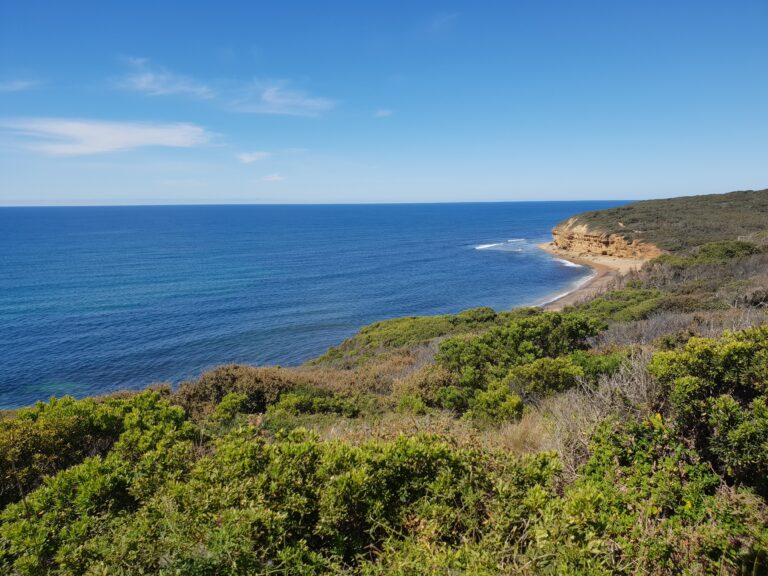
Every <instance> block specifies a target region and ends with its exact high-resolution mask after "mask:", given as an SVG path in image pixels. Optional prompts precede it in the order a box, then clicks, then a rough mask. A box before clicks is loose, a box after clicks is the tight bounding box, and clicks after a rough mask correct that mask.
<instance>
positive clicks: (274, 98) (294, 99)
mask: <svg viewBox="0 0 768 576" xmlns="http://www.w3.org/2000/svg"><path fill="white" fill-rule="evenodd" d="M335 105H336V103H335V102H334V101H333V100H329V99H328V98H319V97H316V96H310V95H308V94H307V93H306V92H303V91H301V90H294V89H291V88H287V87H286V86H285V83H284V82H271V83H265V82H254V83H253V84H252V85H251V86H249V87H247V88H246V89H245V90H243V94H242V95H241V96H240V97H238V98H236V99H234V100H233V101H232V104H231V107H232V109H233V110H235V111H237V112H245V113H250V114H284V115H288V116H320V115H321V114H322V113H323V112H327V111H328V110H331V109H332V108H333V107H334V106H335Z"/></svg>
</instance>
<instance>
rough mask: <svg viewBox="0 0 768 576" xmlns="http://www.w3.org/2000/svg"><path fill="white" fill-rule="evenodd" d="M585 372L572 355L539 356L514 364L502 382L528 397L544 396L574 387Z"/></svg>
mask: <svg viewBox="0 0 768 576" xmlns="http://www.w3.org/2000/svg"><path fill="white" fill-rule="evenodd" d="M584 374H585V373H584V369H583V368H582V367H581V366H579V365H578V364H576V363H575V362H574V361H573V360H572V359H571V358H570V357H566V356H561V357H559V358H539V359H538V360H534V361H533V362H530V363H528V364H522V365H520V366H513V367H512V368H511V369H510V370H509V372H508V373H507V375H506V376H505V377H504V379H503V380H502V383H503V384H504V386H506V387H508V388H511V389H512V390H515V391H517V392H519V393H521V394H523V395H524V396H525V397H526V398H528V397H533V398H543V397H544V396H549V395H551V394H555V393H557V392H564V391H565V390H568V389H569V388H573V387H574V386H575V385H576V384H577V382H578V380H579V378H583V377H584Z"/></svg>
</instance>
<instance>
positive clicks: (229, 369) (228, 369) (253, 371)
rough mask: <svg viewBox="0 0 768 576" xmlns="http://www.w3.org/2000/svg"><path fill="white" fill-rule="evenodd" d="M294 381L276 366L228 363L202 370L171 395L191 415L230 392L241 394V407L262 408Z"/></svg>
mask: <svg viewBox="0 0 768 576" xmlns="http://www.w3.org/2000/svg"><path fill="white" fill-rule="evenodd" d="M296 385H297V381H296V379H295V377H292V375H291V374H290V373H289V372H287V371H285V370H281V369H279V368H257V367H255V366H243V365H240V364H230V365H226V366H219V367H218V368H214V369H213V370H210V371H208V372H205V373H204V374H203V375H201V376H200V378H199V379H198V380H196V381H191V382H183V383H182V384H181V386H179V389H178V391H177V392H176V393H175V394H174V396H173V401H174V402H175V403H177V404H179V405H180V406H182V407H183V408H184V409H185V410H186V411H187V413H188V414H190V415H191V416H192V417H193V418H199V417H203V416H206V415H208V414H210V413H211V412H212V411H213V410H214V408H215V407H216V406H217V405H218V404H219V402H221V401H222V400H223V399H224V397H225V396H226V395H227V394H229V393H232V392H236V393H238V394H243V395H245V397H246V400H245V401H244V402H243V403H242V407H241V409H242V411H243V412H245V413H247V414H255V413H260V412H264V411H265V410H266V409H267V406H268V405H269V404H272V403H274V402H276V401H277V399H278V398H279V397H280V395H281V394H282V393H283V392H285V391H287V390H289V389H291V388H293V387H294V386H296Z"/></svg>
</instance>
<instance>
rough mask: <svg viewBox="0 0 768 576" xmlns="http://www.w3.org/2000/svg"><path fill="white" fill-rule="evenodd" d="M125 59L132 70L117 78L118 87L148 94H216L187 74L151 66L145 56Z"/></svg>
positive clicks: (208, 95) (204, 97) (208, 96)
mask: <svg viewBox="0 0 768 576" xmlns="http://www.w3.org/2000/svg"><path fill="white" fill-rule="evenodd" d="M127 61H128V64H129V65H130V66H131V68H132V69H133V71H132V72H131V73H129V74H126V75H124V76H122V77H121V78H119V79H118V80H117V85H118V87H120V88H124V89H126V90H134V91H136V92H143V93H144V94H148V95H150V96H168V95H171V94H180V95H183V96H192V97H194V98H202V99H209V98H213V97H214V96H215V95H216V93H215V91H214V90H213V89H212V88H211V87H210V86H207V85H206V84H204V83H202V82H198V81H197V80H194V79H192V78H189V77H188V76H182V75H180V74H175V73H173V72H169V71H168V70H165V69H164V68H158V67H154V66H151V65H150V63H149V60H148V59H146V58H128V59H127Z"/></svg>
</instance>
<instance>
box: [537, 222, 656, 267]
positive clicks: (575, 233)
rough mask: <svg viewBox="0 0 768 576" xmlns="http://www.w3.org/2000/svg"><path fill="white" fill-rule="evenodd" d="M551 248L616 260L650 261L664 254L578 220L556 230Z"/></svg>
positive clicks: (649, 244) (641, 243)
mask: <svg viewBox="0 0 768 576" xmlns="http://www.w3.org/2000/svg"><path fill="white" fill-rule="evenodd" d="M552 244H553V246H554V247H555V248H557V249H559V250H563V251H565V252H568V254H570V255H572V256H583V255H592V256H614V257H617V258H633V259H642V260H649V259H651V258H655V257H656V256H659V255H660V254H662V253H663V252H662V250H660V249H659V248H658V247H657V246H655V245H654V244H651V243H649V242H643V241H642V240H639V239H637V238H635V239H627V238H626V237H624V236H623V235H622V234H608V233H605V232H601V231H598V230H592V229H590V228H589V227H588V226H587V225H585V224H582V223H581V222H580V221H579V220H578V218H576V217H574V218H569V219H568V220H566V221H565V222H562V223H561V224H558V225H557V226H555V228H554V229H553V230H552Z"/></svg>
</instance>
